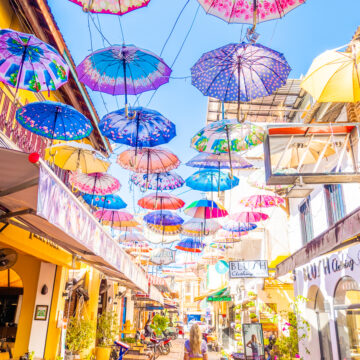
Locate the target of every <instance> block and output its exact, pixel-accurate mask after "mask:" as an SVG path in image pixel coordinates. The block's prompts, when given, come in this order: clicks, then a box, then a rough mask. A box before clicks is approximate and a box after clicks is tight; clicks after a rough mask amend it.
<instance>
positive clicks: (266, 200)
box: [240, 195, 284, 208]
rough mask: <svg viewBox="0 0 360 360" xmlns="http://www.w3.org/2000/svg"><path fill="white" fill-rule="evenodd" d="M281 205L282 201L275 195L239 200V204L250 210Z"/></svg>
mask: <svg viewBox="0 0 360 360" xmlns="http://www.w3.org/2000/svg"><path fill="white" fill-rule="evenodd" d="M283 203H284V199H283V198H281V197H279V196H276V195H252V196H248V197H245V198H243V199H241V200H240V204H243V205H244V206H246V207H251V208H268V207H272V206H280V205H282V204H283Z"/></svg>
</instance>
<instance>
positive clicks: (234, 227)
mask: <svg viewBox="0 0 360 360" xmlns="http://www.w3.org/2000/svg"><path fill="white" fill-rule="evenodd" d="M256 228H257V225H256V224H253V223H239V222H237V221H234V220H229V221H228V222H227V223H226V224H225V225H224V226H223V229H224V230H226V231H230V232H237V233H244V232H248V231H251V230H254V229H256Z"/></svg>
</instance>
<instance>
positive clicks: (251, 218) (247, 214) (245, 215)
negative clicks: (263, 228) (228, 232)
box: [229, 211, 269, 224]
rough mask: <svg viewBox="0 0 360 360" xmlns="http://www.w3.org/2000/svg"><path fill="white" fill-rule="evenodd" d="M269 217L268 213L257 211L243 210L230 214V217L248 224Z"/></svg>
mask: <svg viewBox="0 0 360 360" xmlns="http://www.w3.org/2000/svg"><path fill="white" fill-rule="evenodd" d="M268 218H269V215H268V214H265V213H262V212H257V211H243V212H240V213H236V214H232V215H230V216H229V219H231V220H234V221H236V222H242V223H246V224H249V223H256V222H259V221H264V220H267V219H268Z"/></svg>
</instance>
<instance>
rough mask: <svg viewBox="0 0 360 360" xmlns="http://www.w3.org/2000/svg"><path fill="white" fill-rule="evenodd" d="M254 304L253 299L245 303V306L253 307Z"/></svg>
mask: <svg viewBox="0 0 360 360" xmlns="http://www.w3.org/2000/svg"><path fill="white" fill-rule="evenodd" d="M254 306H255V301H249V302H248V303H247V304H246V307H248V308H249V307H254Z"/></svg>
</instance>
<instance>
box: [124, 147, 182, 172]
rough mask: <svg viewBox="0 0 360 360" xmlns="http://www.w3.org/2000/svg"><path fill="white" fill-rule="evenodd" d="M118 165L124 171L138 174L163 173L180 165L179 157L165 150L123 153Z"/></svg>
mask: <svg viewBox="0 0 360 360" xmlns="http://www.w3.org/2000/svg"><path fill="white" fill-rule="evenodd" d="M117 163H118V164H119V165H120V166H121V167H123V168H124V169H127V170H130V171H134V172H136V173H145V174H152V173H161V172H168V171H170V170H173V169H176V168H177V167H178V166H179V165H180V161H179V159H178V157H177V156H176V155H175V154H173V153H172V152H170V151H168V150H165V149H163V148H160V147H158V148H143V149H139V150H138V151H137V154H136V151H135V149H129V150H125V151H123V152H122V153H121V154H120V155H119V156H118V158H117Z"/></svg>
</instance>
